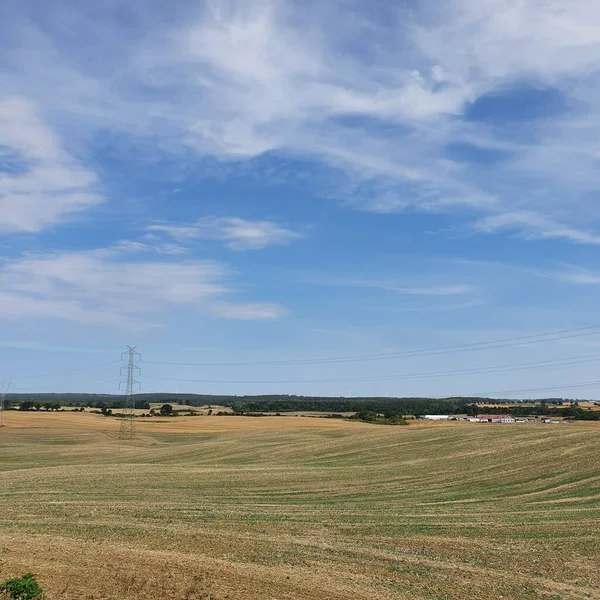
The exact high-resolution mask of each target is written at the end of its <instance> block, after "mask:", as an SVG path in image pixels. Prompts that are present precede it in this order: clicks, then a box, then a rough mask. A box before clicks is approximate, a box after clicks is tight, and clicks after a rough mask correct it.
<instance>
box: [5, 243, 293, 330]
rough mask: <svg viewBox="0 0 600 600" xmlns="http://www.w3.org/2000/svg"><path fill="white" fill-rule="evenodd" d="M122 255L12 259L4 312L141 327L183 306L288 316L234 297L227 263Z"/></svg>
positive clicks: (237, 314) (226, 313) (244, 315)
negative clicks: (134, 258)
mask: <svg viewBox="0 0 600 600" xmlns="http://www.w3.org/2000/svg"><path fill="white" fill-rule="evenodd" d="M117 258H121V255H120V254H118V253H117V254H116V253H114V252H112V251H110V250H109V251H105V250H98V251H91V252H63V253H56V254H51V255H29V256H25V257H22V258H19V259H16V260H12V261H8V262H6V264H5V265H4V267H3V268H2V270H0V287H1V288H2V292H0V316H1V317H3V318H5V319H8V320H22V319H30V318H52V319H60V320H66V321H73V322H76V323H79V324H82V325H109V326H119V327H127V328H135V327H142V326H149V325H152V324H153V322H154V321H153V320H154V319H155V317H156V316H157V314H168V313H169V311H173V310H177V309H179V308H185V309H188V310H194V311H198V312H201V313H205V314H213V315H217V316H222V317H225V318H239V319H270V318H277V317H279V316H281V315H282V314H283V309H282V308H281V307H280V306H278V305H275V304H269V303H244V302H239V303H238V302H234V301H232V300H231V296H232V295H233V294H234V293H235V290H234V289H233V288H232V287H231V286H230V284H229V283H228V279H229V277H230V274H229V273H228V270H227V269H226V268H225V267H224V266H223V265H221V264H220V263H216V262H212V261H202V260H190V261H185V262H177V263H175V262H172V261H171V262H159V261H146V262H134V261H131V260H129V261H127V260H125V261H119V262H117Z"/></svg>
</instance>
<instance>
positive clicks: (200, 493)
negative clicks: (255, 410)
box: [0, 412, 600, 600]
mask: <svg viewBox="0 0 600 600" xmlns="http://www.w3.org/2000/svg"><path fill="white" fill-rule="evenodd" d="M7 422H8V427H6V428H3V429H0V457H1V458H2V461H1V464H0V483H1V486H0V490H1V491H0V494H1V502H2V508H3V510H2V512H1V513H0V579H5V578H7V577H9V576H15V575H22V574H23V573H26V572H28V571H32V572H33V573H34V574H35V575H36V577H37V578H38V580H39V581H40V583H41V585H42V586H43V587H44V588H45V589H46V592H47V599H48V600H58V599H64V600H76V599H77V600H91V599H98V600H99V599H115V600H116V599H119V600H129V599H134V598H135V599H144V600H154V599H165V600H166V599H181V600H186V599H187V600H192V599H200V598H204V599H206V600H208V599H209V598H210V599H211V600H224V599H228V600H238V599H239V600H250V599H252V600H254V599H264V600H292V599H294V600H296V599H297V600H300V599H302V600H309V599H310V600H320V599H330V600H342V599H348V600H349V599H352V600H366V599H381V600H387V599H392V598H394V599H404V598H408V599H410V598H412V599H439V600H454V599H465V598H469V599H471V598H472V599H479V600H485V599H490V600H491V599H494V600H496V599H498V598H504V599H506V598H519V599H542V598H543V599H559V598H566V599H584V598H589V599H596V598H600V570H599V569H598V564H599V561H600V461H599V458H600V427H598V426H597V425H595V424H585V425H579V424H572V425H545V426H544V425H534V424H531V425H530V424H520V425H488V424H463V423H418V424H417V423H411V425H410V426H408V427H391V426H380V425H368V424H361V423H350V422H346V421H340V420H335V419H316V418H309V417H291V416H290V417H268V418H251V417H215V416H211V417H208V416H206V417H178V418H174V419H166V418H164V419H163V418H159V417H156V418H154V419H152V420H150V419H146V420H144V419H138V427H137V431H138V438H137V439H136V440H133V441H118V440H117V439H116V433H117V431H118V421H117V420H116V419H112V418H106V417H102V416H101V415H94V414H88V413H47V414H42V413H33V414H28V413H18V412H9V413H7Z"/></svg>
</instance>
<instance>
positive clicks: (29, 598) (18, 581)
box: [0, 573, 43, 600]
mask: <svg viewBox="0 0 600 600" xmlns="http://www.w3.org/2000/svg"><path fill="white" fill-rule="evenodd" d="M0 592H5V593H6V594H8V596H9V598H11V599H12V600H34V599H35V598H39V597H40V596H41V595H42V594H43V590H42V588H41V587H40V586H39V585H38V583H37V581H36V580H35V578H34V577H33V575H32V574H31V573H27V575H23V577H15V578H14V579H7V580H6V581H4V582H3V583H2V584H0Z"/></svg>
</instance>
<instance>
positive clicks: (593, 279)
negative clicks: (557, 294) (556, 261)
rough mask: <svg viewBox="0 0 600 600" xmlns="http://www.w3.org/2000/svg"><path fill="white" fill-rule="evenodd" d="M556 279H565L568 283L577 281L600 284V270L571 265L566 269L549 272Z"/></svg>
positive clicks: (586, 283)
mask: <svg viewBox="0 0 600 600" xmlns="http://www.w3.org/2000/svg"><path fill="white" fill-rule="evenodd" d="M548 275H549V276H550V277H552V278H554V279H558V280H559V281H565V282H567V283H575V284H578V285H599V284H600V272H598V271H590V270H588V269H583V268H581V267H576V266H573V265H569V266H567V267H566V268H564V269H561V270H558V271H553V272H552V273H549V274H548Z"/></svg>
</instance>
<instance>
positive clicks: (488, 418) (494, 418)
mask: <svg viewBox="0 0 600 600" xmlns="http://www.w3.org/2000/svg"><path fill="white" fill-rule="evenodd" d="M477 420H478V421H480V422H482V423H514V422H515V418H514V417H511V416H510V415H477Z"/></svg>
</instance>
